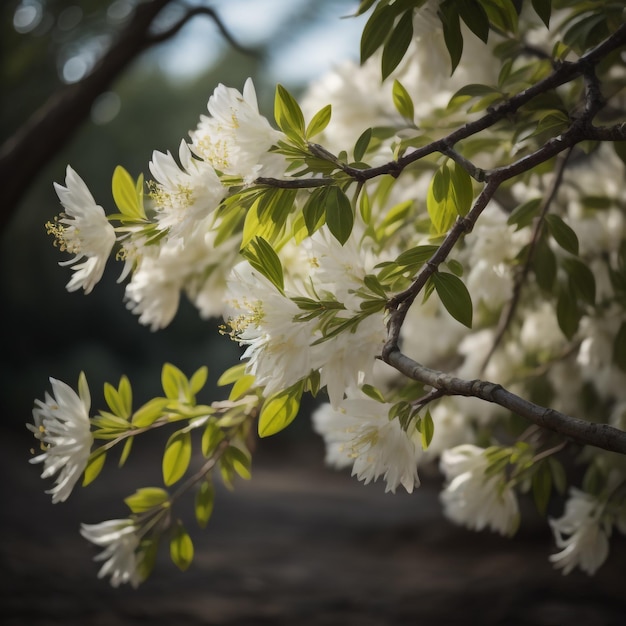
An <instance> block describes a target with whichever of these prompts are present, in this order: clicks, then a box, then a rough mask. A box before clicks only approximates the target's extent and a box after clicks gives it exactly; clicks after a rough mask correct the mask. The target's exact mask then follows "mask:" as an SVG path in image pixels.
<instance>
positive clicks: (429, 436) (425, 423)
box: [420, 409, 435, 450]
mask: <svg viewBox="0 0 626 626" xmlns="http://www.w3.org/2000/svg"><path fill="white" fill-rule="evenodd" d="M420 434H421V436H422V448H424V450H426V449H427V448H428V446H429V445H430V442H431V441H432V440H433V435H434V434H435V422H434V421H433V418H432V416H431V414H430V411H429V410H428V409H426V415H424V417H423V418H422V423H421V428H420Z"/></svg>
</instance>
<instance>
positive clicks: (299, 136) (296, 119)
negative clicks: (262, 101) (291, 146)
mask: <svg viewBox="0 0 626 626" xmlns="http://www.w3.org/2000/svg"><path fill="white" fill-rule="evenodd" d="M274 118H275V119H276V123H277V124H278V126H279V128H280V129H281V130H282V131H283V132H284V133H285V134H286V135H287V136H288V137H289V138H290V139H295V140H304V116H303V115H302V110H301V109H300V105H299V104H298V102H297V101H296V99H295V98H294V97H293V96H292V95H291V94H290V93H289V92H288V91H287V90H286V89H285V88H284V87H283V86H282V85H280V84H279V85H276V96H275V98H274Z"/></svg>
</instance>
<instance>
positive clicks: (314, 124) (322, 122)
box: [305, 104, 332, 140]
mask: <svg viewBox="0 0 626 626" xmlns="http://www.w3.org/2000/svg"><path fill="white" fill-rule="evenodd" d="M331 114H332V106H331V105H330V104H327V105H326V106H325V107H323V108H322V109H320V110H319V111H318V112H317V113H316V114H315V115H314V116H313V117H312V119H311V121H310V122H309V124H308V126H307V127H306V132H305V135H306V138H307V140H310V139H311V138H312V137H315V135H319V134H320V133H321V132H322V131H323V130H324V129H325V128H326V127H327V126H328V123H329V122H330V116H331Z"/></svg>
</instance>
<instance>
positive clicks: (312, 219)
mask: <svg viewBox="0 0 626 626" xmlns="http://www.w3.org/2000/svg"><path fill="white" fill-rule="evenodd" d="M327 194H328V188H327V187H320V188H319V189H316V190H315V191H313V192H312V193H311V195H310V196H309V197H308V198H307V201H306V202H305V204H304V206H303V207H302V215H303V217H304V223H305V224H306V229H307V232H308V234H309V236H310V235H312V234H313V233H314V232H315V231H316V230H318V229H319V228H321V227H322V226H323V225H324V222H325V219H326V196H327Z"/></svg>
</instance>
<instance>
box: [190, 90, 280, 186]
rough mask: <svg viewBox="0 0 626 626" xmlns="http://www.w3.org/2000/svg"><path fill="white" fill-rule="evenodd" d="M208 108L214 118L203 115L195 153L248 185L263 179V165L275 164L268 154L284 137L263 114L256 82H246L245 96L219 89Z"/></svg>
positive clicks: (195, 137) (194, 140)
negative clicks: (239, 177)
mask: <svg viewBox="0 0 626 626" xmlns="http://www.w3.org/2000/svg"><path fill="white" fill-rule="evenodd" d="M207 108H208V110H209V113H210V114H211V115H210V116H206V115H202V116H201V117H200V123H199V124H198V127H197V128H196V130H195V131H193V132H191V133H190V135H191V140H192V145H191V149H192V150H193V151H194V153H195V154H197V155H198V156H199V157H200V158H202V159H204V160H205V161H208V162H209V163H210V164H211V165H212V166H213V167H214V168H215V169H216V170H218V171H219V172H222V173H224V174H230V175H235V176H241V177H243V178H244V179H245V180H246V181H251V180H253V179H254V178H256V177H257V176H259V175H260V172H261V169H262V167H263V164H264V163H266V162H267V163H271V162H272V161H273V160H274V159H273V158H272V157H273V156H275V155H270V154H268V152H267V151H268V150H269V149H270V148H271V147H272V145H274V144H275V143H277V142H278V141H279V140H280V139H281V137H283V134H282V133H281V132H279V131H277V130H275V129H274V128H272V127H271V126H270V123H269V122H268V121H267V119H266V118H265V117H263V116H262V115H261V114H260V113H259V106H258V103H257V98H256V92H255V89H254V84H253V83H252V80H251V79H250V78H248V80H246V83H245V85H244V87H243V94H242V93H240V92H239V91H238V90H237V89H233V88H232V87H225V86H224V85H222V84H220V85H218V86H217V88H216V89H215V91H214V92H213V95H212V96H211V97H210V98H209V102H208V105H207ZM281 161H282V159H281ZM283 172H284V170H283ZM266 173H267V172H266Z"/></svg>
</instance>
